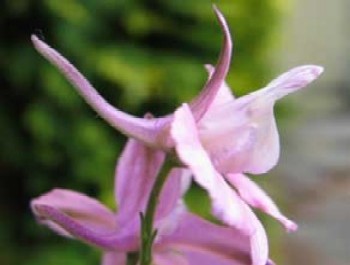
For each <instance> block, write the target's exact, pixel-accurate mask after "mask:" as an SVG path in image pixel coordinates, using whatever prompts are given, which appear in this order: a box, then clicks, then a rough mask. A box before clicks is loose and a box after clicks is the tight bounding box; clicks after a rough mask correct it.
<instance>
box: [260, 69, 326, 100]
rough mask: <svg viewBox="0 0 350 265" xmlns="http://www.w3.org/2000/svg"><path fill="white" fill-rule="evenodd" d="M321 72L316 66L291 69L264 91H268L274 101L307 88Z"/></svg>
mask: <svg viewBox="0 0 350 265" xmlns="http://www.w3.org/2000/svg"><path fill="white" fill-rule="evenodd" d="M323 70H324V69H323V67H321V66H318V65H303V66H298V67H295V68H292V69H291V70H289V71H288V72H286V73H284V74H282V75H280V76H278V77H277V78H276V79H274V80H273V81H271V82H270V83H269V84H268V85H267V86H266V88H265V89H264V90H269V91H270V93H271V94H273V96H274V98H275V100H277V99H280V98H282V97H284V96H286V95H288V94H289V93H292V92H294V91H296V90H299V89H301V88H303V87H305V86H307V85H308V84H309V83H311V82H312V81H314V80H315V79H317V78H318V77H319V75H320V74H322V73H323ZM264 93H265V92H264Z"/></svg>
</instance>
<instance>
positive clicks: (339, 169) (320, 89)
mask: <svg viewBox="0 0 350 265" xmlns="http://www.w3.org/2000/svg"><path fill="white" fill-rule="evenodd" d="M290 2H291V5H292V6H291V7H290V8H291V10H290V15H289V16H288V17H286V18H285V21H284V25H283V26H282V27H281V34H282V35H283V42H282V45H281V46H280V53H279V56H278V58H277V59H276V61H277V65H278V67H277V68H278V69H280V70H281V71H284V70H286V69H288V68H291V67H293V66H296V65H301V64H310V63H312V64H318V65H322V66H324V67H325V72H324V74H323V75H322V76H321V78H320V79H319V80H317V81H316V82H314V83H313V84H312V85H311V86H310V87H308V88H307V89H306V90H304V91H301V92H299V93H296V94H295V95H292V96H289V97H288V99H287V100H289V101H290V102H291V103H292V104H293V106H294V107H295V114H296V116H295V117H294V118H292V122H291V123H290V124H288V126H287V127H283V130H282V132H281V138H282V139H281V140H282V156H281V163H280V165H279V167H278V168H277V169H276V171H277V172H278V173H279V174H278V175H281V176H280V177H281V182H282V184H283V190H284V192H285V194H286V197H287V198H288V201H289V202H288V203H289V205H290V206H291V209H292V210H291V213H290V214H291V215H292V216H293V218H294V219H295V220H296V221H297V222H298V223H299V224H300V229H299V231H298V232H297V233H296V234H293V235H290V236H287V242H288V243H287V248H286V249H287V251H288V255H289V256H288V260H289V262H288V264H298V265H314V264H315V265H316V264H317V265H349V264H350V1H349V0H294V1H292V0H291V1H290Z"/></svg>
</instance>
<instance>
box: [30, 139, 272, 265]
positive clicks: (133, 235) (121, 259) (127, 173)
mask: <svg viewBox="0 0 350 265" xmlns="http://www.w3.org/2000/svg"><path fill="white" fill-rule="evenodd" d="M163 159H164V153H163V152H160V151H157V150H154V149H151V148H148V147H146V146H144V145H143V144H141V143H139V142H137V141H136V140H129V142H128V144H127V146H126V148H125V149H124V151H123V153H122V155H121V157H120V160H119V163H118V166H117V169H116V187H115V197H116V201H117V203H118V211H117V213H114V212H113V211H111V210H109V209H108V208H107V207H105V206H104V205H102V204H101V203H100V202H98V201H97V200H95V199H93V198H90V197H88V196H86V195H84V194H81V193H79V192H75V191H71V190H65V189H54V190H52V191H50V192H48V193H46V194H44V195H42V196H40V197H38V198H36V199H34V200H32V203H31V207H32V210H33V212H34V214H35V216H36V217H37V219H38V221H39V222H40V223H43V224H45V225H47V226H48V227H50V228H51V229H53V230H54V231H55V232H57V233H59V234H60V235H62V236H66V237H71V238H76V239H80V240H82V241H84V242H86V243H88V244H91V245H94V246H97V247H99V248H100V249H102V250H103V251H104V255H103V262H102V264H103V265H112V264H121V265H122V264H125V265H126V258H127V254H128V253H130V252H135V251H138V250H139V245H140V238H139V237H140V218H139V217H140V216H139V213H140V212H144V210H145V206H146V202H147V200H148V197H149V194H150V190H151V188H152V185H153V183H154V181H155V178H156V176H157V173H158V170H159V168H160V166H161V165H162V163H163ZM188 173H189V172H188V170H186V169H178V168H175V169H173V170H172V171H171V173H170V175H169V177H168V179H167V182H166V183H165V186H164V189H163V190H162V193H161V197H160V201H159V205H158V207H157V212H156V223H155V226H156V227H157V230H158V233H157V238H156V241H155V244H154V246H153V262H154V264H157V265H170V264H171V265H173V264H177V265H182V264H183V265H187V264H204V265H205V264H218V265H250V264H251V247H250V238H249V237H247V236H246V235H244V234H243V233H242V232H241V231H240V230H238V229H234V228H231V227H224V226H219V225H216V224H212V223H210V222H208V221H205V220H203V219H201V218H199V217H196V216H195V215H193V214H191V213H189V212H187V210H186V207H185V206H184V204H183V202H182V200H181V196H182V195H183V192H185V191H186V190H187V187H188V184H189V183H188V180H189V178H188V177H189V175H188ZM247 211H248V212H249V209H248V208H247ZM257 228H258V230H257V236H258V235H259V233H264V231H263V228H262V227H261V226H258V227H257ZM258 243H262V244H263V247H265V242H258ZM257 247H260V246H257ZM269 262H270V261H269ZM253 264H264V265H265V264H266V261H265V262H264V263H253Z"/></svg>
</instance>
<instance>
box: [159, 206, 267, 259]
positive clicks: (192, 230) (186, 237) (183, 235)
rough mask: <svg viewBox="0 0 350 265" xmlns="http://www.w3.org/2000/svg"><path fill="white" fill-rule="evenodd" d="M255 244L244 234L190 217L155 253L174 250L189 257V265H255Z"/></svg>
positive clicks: (187, 217) (166, 238) (186, 216)
mask: <svg viewBox="0 0 350 265" xmlns="http://www.w3.org/2000/svg"><path fill="white" fill-rule="evenodd" d="M251 240H252V239H250V237H249V236H247V235H244V234H243V233H242V232H241V231H240V230H237V229H235V228H232V227H225V226H220V225H216V224H213V223H210V222H208V221H206V220H204V219H201V218H199V217H197V216H195V215H193V214H191V213H187V214H185V215H184V216H183V218H182V219H181V221H180V223H179V226H178V227H177V229H176V230H175V231H174V233H172V234H171V235H169V236H168V237H165V238H164V239H163V241H162V242H160V244H159V246H158V245H156V246H155V253H156V254H158V252H161V250H162V249H167V250H168V252H170V250H172V251H173V252H175V253H179V254H180V255H182V256H183V257H185V258H186V260H187V262H188V264H203V265H206V264H208V265H209V264H218V265H251V264H252V256H253V254H252V253H251V249H252V245H253V244H252V243H251ZM265 263H266V261H265ZM265 263H263V262H262V260H259V261H256V260H255V261H254V262H253V264H254V265H256V264H259V265H265Z"/></svg>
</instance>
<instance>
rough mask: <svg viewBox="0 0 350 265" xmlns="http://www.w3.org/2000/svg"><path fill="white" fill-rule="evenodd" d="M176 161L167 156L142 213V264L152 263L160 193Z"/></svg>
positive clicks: (149, 264)
mask: <svg viewBox="0 0 350 265" xmlns="http://www.w3.org/2000/svg"><path fill="white" fill-rule="evenodd" d="M173 166H174V163H173V161H172V160H171V159H169V158H165V162H164V164H163V166H162V168H161V170H160V173H159V174H158V176H157V178H156V181H155V183H154V186H153V188H152V191H151V194H150V197H149V199H148V202H147V207H146V212H145V213H140V217H141V250H140V265H151V263H152V246H153V243H154V240H155V238H156V236H157V229H154V228H153V224H154V217H155V213H156V208H157V205H158V200H159V195H160V192H161V190H162V187H163V185H164V183H165V181H166V179H167V176H168V175H169V173H170V171H171V169H172V168H173Z"/></svg>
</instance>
